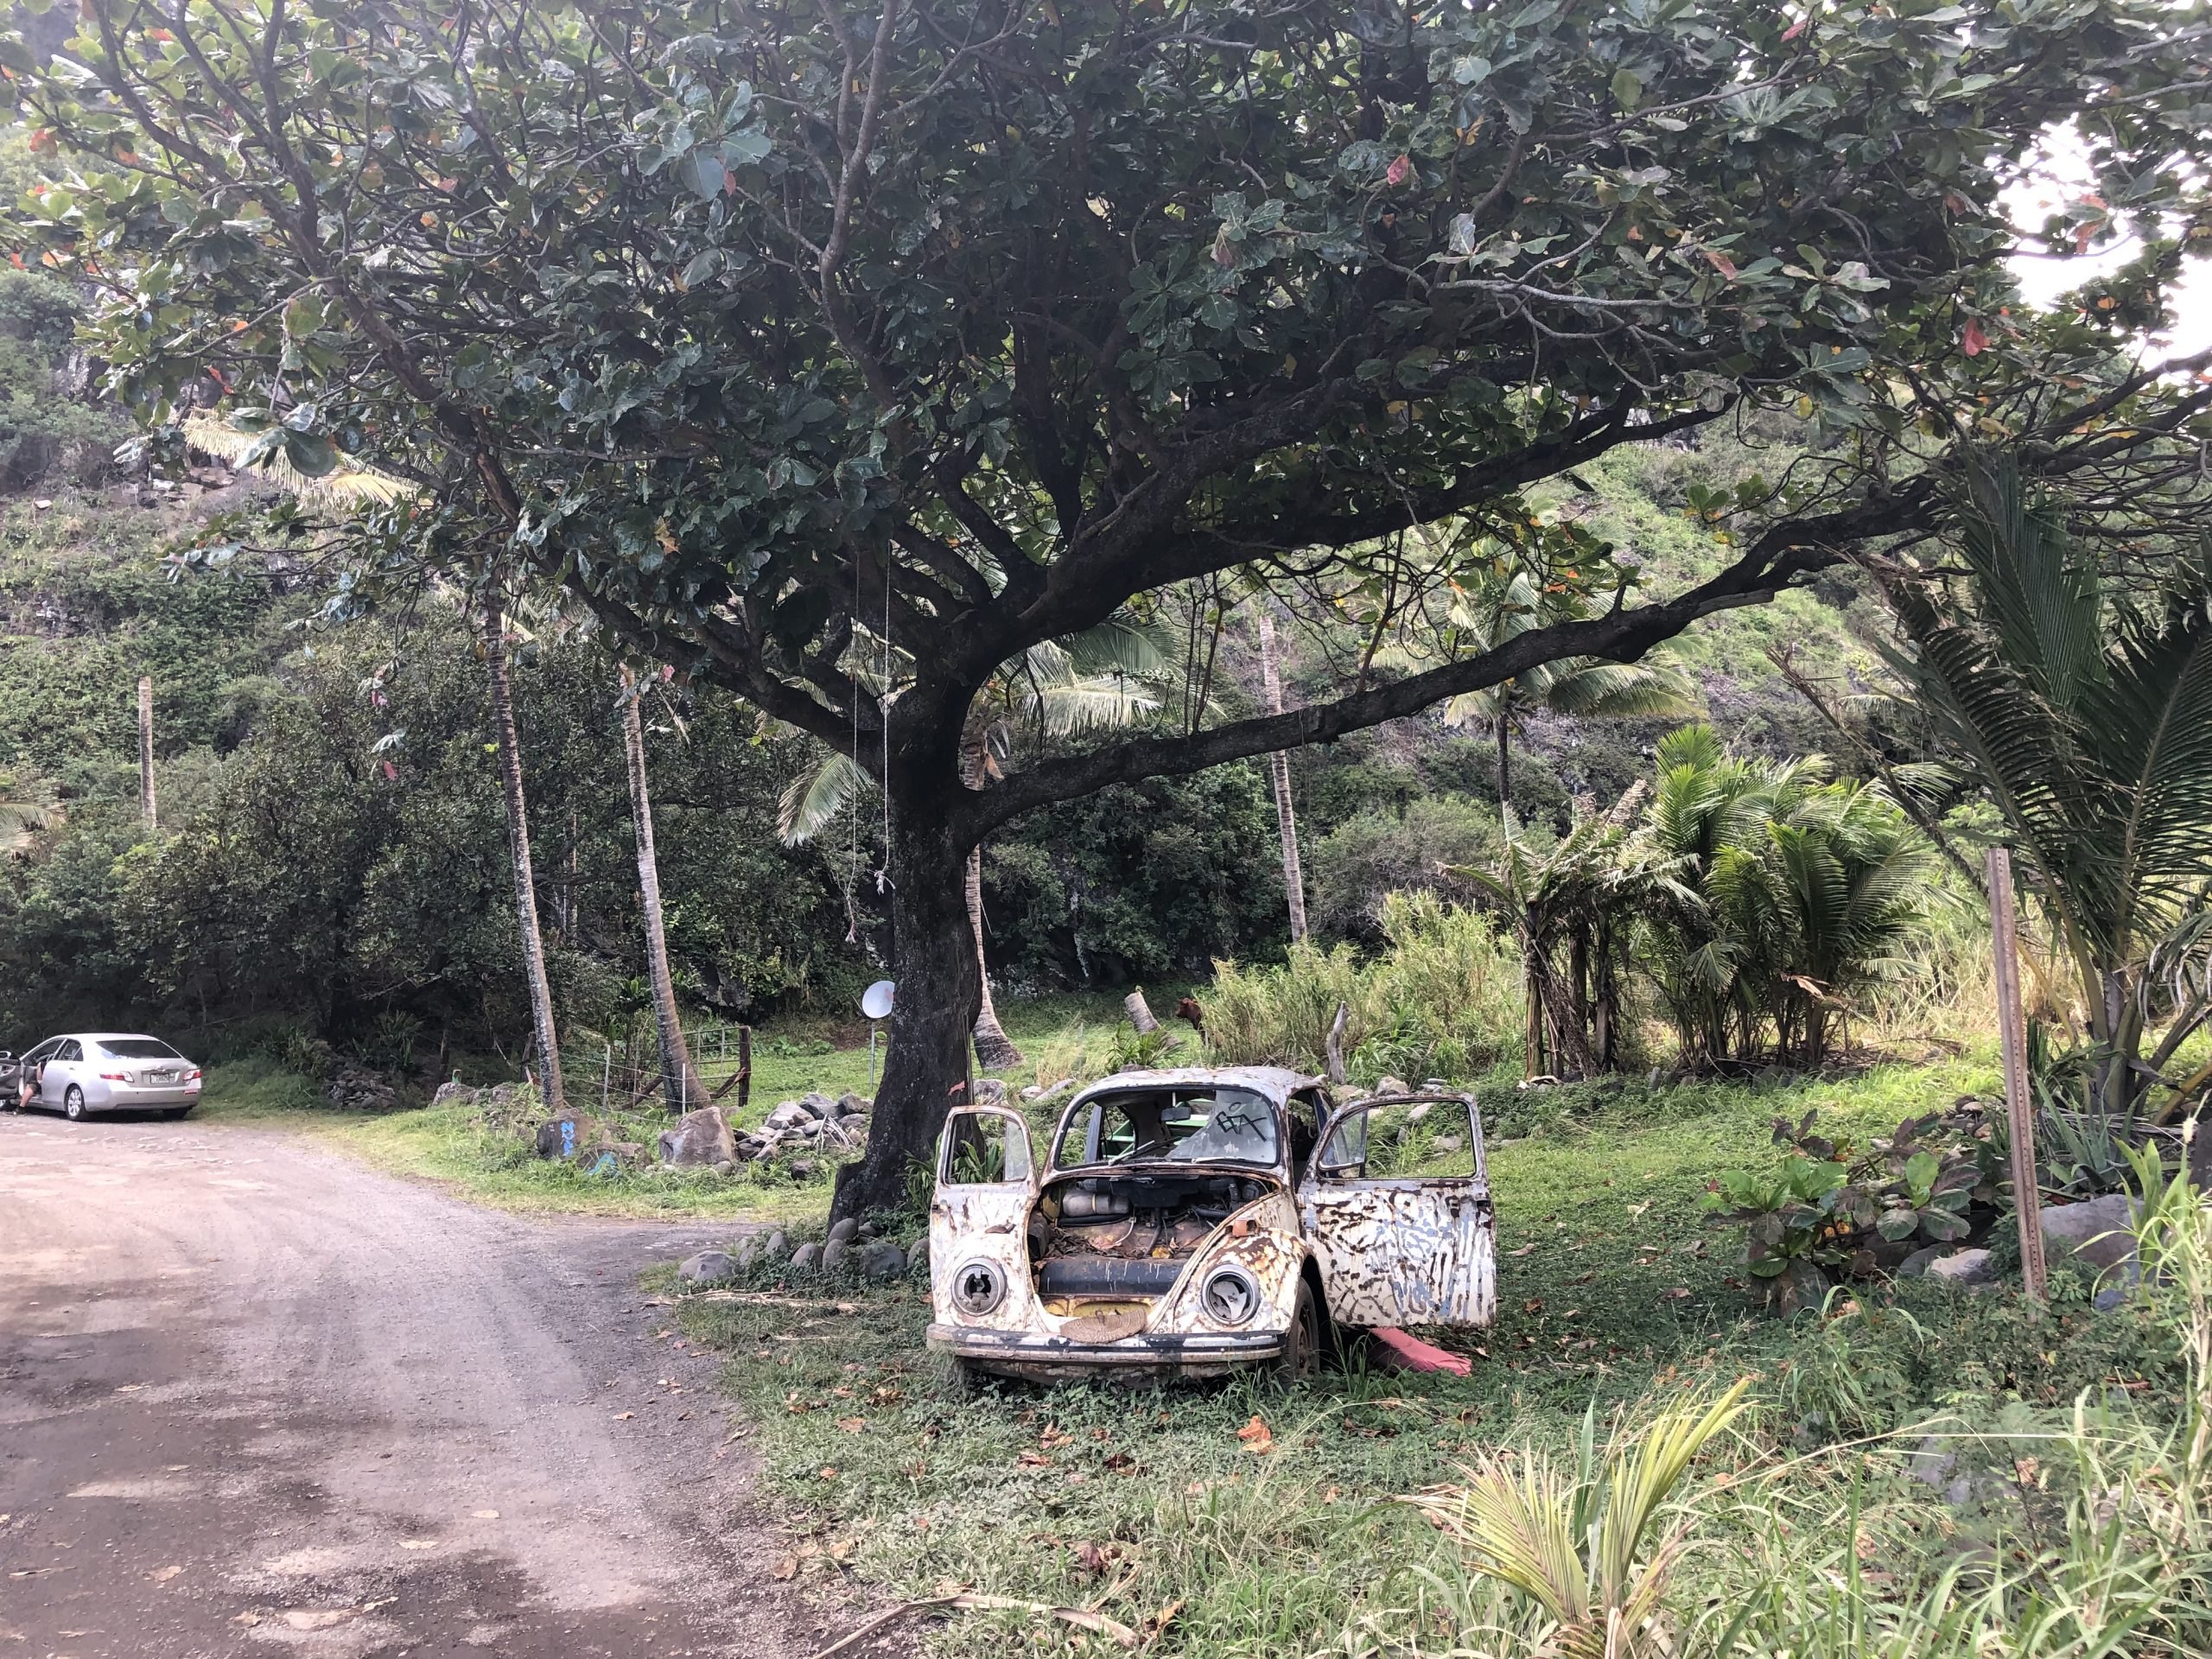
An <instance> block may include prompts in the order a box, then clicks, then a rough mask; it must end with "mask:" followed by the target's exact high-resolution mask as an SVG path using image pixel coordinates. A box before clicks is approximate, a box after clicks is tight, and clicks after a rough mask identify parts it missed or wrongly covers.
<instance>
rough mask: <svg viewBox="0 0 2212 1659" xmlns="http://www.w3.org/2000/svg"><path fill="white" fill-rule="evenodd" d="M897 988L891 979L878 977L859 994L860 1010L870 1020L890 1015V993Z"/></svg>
mask: <svg viewBox="0 0 2212 1659" xmlns="http://www.w3.org/2000/svg"><path fill="white" fill-rule="evenodd" d="M896 989H897V987H896V986H894V985H893V983H892V982H891V981H889V980H887V979H879V980H877V981H876V982H875V983H874V984H873V985H871V986H869V987H868V989H867V990H865V991H864V992H862V993H861V1013H862V1014H866V1015H867V1016H868V1018H869V1019H871V1020H888V1019H889V1018H890V1017H891V998H892V994H893V992H894V991H895V990H896Z"/></svg>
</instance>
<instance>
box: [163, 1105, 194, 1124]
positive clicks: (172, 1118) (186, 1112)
mask: <svg viewBox="0 0 2212 1659" xmlns="http://www.w3.org/2000/svg"><path fill="white" fill-rule="evenodd" d="M191 1115H192V1108H191V1107H189V1106H172V1107H170V1108H169V1109H168V1110H167V1111H165V1112H163V1113H162V1116H163V1117H166V1118H167V1119H168V1121H169V1122H172V1123H174V1122H176V1121H177V1120H178V1119H179V1118H181V1117H189V1116H191Z"/></svg>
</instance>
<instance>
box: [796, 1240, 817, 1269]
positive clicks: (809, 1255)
mask: <svg viewBox="0 0 2212 1659" xmlns="http://www.w3.org/2000/svg"><path fill="white" fill-rule="evenodd" d="M821 1260H822V1247H821V1246H820V1245H819V1244H802V1245H800V1246H799V1247H798V1249H795V1250H793V1251H792V1252H791V1266H792V1267H793V1268H796V1269H798V1271H799V1272H801V1273H812V1272H813V1271H814V1269H815V1266H816V1264H817V1262H820V1261H821Z"/></svg>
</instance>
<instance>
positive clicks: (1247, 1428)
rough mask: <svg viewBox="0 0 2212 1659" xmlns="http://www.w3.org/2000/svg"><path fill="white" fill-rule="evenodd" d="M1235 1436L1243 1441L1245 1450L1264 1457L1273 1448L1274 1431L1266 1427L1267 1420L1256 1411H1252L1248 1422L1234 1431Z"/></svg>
mask: <svg viewBox="0 0 2212 1659" xmlns="http://www.w3.org/2000/svg"><path fill="white" fill-rule="evenodd" d="M1236 1438H1237V1439H1238V1440H1242V1441H1243V1442H1244V1449H1245V1450H1246V1451H1247V1452H1253V1453H1255V1455H1257V1456H1261V1457H1265V1456H1266V1455H1267V1454H1268V1452H1272V1451H1274V1449H1275V1435H1274V1430H1273V1429H1271V1428H1269V1427H1268V1424H1267V1420H1266V1419H1265V1418H1263V1417H1262V1416H1261V1415H1260V1414H1258V1413H1257V1412H1255V1413H1253V1414H1252V1421H1250V1422H1249V1423H1247V1424H1245V1425H1244V1427H1242V1428H1240V1429H1238V1430H1237V1431H1236Z"/></svg>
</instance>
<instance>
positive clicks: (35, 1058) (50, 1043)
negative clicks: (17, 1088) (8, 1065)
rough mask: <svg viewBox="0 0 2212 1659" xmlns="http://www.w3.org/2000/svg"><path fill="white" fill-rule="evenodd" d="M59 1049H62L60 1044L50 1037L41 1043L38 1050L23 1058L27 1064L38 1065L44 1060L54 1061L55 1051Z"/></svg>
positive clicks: (33, 1050)
mask: <svg viewBox="0 0 2212 1659" xmlns="http://www.w3.org/2000/svg"><path fill="white" fill-rule="evenodd" d="M59 1047H60V1044H59V1043H57V1042H55V1041H54V1039H53V1038H51V1037H49V1038H48V1039H46V1040H45V1041H44V1042H42V1043H41V1044H40V1045H39V1046H37V1047H36V1048H35V1049H32V1050H31V1051H30V1052H29V1053H27V1054H25V1055H24V1056H23V1058H24V1060H25V1062H26V1063H28V1064H29V1065H37V1064H39V1063H40V1062H41V1061H42V1060H50V1059H52V1058H54V1050H55V1049H57V1048H59Z"/></svg>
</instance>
